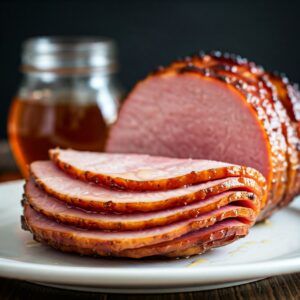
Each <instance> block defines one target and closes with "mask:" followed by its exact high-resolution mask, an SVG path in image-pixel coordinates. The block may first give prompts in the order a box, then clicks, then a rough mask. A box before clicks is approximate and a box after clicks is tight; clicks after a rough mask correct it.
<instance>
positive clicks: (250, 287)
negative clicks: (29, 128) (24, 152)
mask: <svg viewBox="0 0 300 300" xmlns="http://www.w3.org/2000/svg"><path fill="white" fill-rule="evenodd" d="M18 178H20V174H18V173H17V172H16V171H10V172H7V171H5V172H1V170H0V181H9V180H14V179H18ZM0 247H1V241H0ZM14 299H37V300H39V299H42V300H48V299H55V300H57V299H99V300H102V299H103V300H104V299H105V300H110V299H120V300H121V299H122V300H126V299H131V300H137V299H143V300H152V299H153V300H154V299H161V300H177V299H178V300H184V299H188V300H193V299H209V300H213V299H222V300H223V299H224V300H225V299H226V300H227V299H251V300H252V299H259V300H262V299H266V300H273V299H274V300H278V299H300V273H298V274H291V275H284V276H277V277H272V278H269V279H265V280H261V281H258V282H254V283H249V284H244V285H241V286H236V287H231V288H224V289H216V290H212V291H205V292H194V293H177V294H155V295H124V294H122V295H121V294H100V293H86V292H77V291H67V290H61V289H55V288H48V287H44V286H41V285H36V284H32V283H28V282H25V281H18V280H12V279H5V278H0V300H14Z"/></svg>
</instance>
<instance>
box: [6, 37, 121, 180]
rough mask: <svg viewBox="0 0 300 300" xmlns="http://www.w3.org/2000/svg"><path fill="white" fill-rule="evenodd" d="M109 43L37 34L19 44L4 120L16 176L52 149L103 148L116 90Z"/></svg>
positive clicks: (113, 115) (116, 104) (112, 118)
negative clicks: (15, 80)
mask: <svg viewBox="0 0 300 300" xmlns="http://www.w3.org/2000/svg"><path fill="white" fill-rule="evenodd" d="M117 69H118V64H117V59H116V46H115V43H114V42H113V41H112V40H110V39H107V38H96V37H86V38H82V37H81V38H79V37H72V38H71V37H70V38H65V37H64V38H60V37H41V38H33V39H29V40H27V41H26V42H25V43H24V45H23V55H22V66H21V71H22V73H23V79H22V82H21V84H20V87H19V89H18V92H17V94H16V96H15V97H14V99H13V101H12V104H11V108H10V112H9V118H8V136H9V141H10V145H11V148H12V151H13V154H14V156H15V159H16V161H17V164H18V166H19V168H20V170H21V172H22V174H23V175H24V176H25V177H27V176H28V164H29V163H30V162H32V161H34V160H46V159H48V150H49V149H50V148H54V147H62V148H73V149H77V150H90V151H103V149H104V144H105V141H106V137H107V133H108V130H109V127H110V126H111V125H112V124H113V123H114V121H115V120H116V118H117V114H118V108H119V103H120V98H121V96H122V94H123V92H122V88H121V86H120V84H119V82H118V80H117V78H116V73H117Z"/></svg>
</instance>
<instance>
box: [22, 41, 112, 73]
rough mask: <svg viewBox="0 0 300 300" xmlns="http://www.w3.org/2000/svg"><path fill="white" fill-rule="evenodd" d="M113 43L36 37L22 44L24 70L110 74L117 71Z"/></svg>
mask: <svg viewBox="0 0 300 300" xmlns="http://www.w3.org/2000/svg"><path fill="white" fill-rule="evenodd" d="M116 56H117V51H116V45H115V42H114V41H113V40H111V39H109V38H104V37H37V38H31V39H28V40H27V41H25V42H24V44H23V53H22V69H23V70H24V71H27V72H28V71H29V72H30V71H58V72H85V71H91V70H101V71H103V72H113V71H115V70H116V68H117V57H116Z"/></svg>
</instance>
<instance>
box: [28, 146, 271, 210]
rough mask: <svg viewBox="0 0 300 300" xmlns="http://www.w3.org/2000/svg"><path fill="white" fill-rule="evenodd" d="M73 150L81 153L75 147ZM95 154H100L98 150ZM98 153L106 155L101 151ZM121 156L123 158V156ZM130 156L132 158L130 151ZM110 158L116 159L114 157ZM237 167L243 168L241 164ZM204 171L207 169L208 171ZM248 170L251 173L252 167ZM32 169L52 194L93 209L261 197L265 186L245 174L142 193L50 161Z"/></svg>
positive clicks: (159, 206)
mask: <svg viewBox="0 0 300 300" xmlns="http://www.w3.org/2000/svg"><path fill="white" fill-rule="evenodd" d="M72 153H78V154H80V152H75V151H72ZM95 156H96V157H98V155H97V154H96V153H95ZM99 156H100V157H103V156H102V154H99ZM104 156H105V155H104ZM82 157H83V158H84V157H90V153H85V152H83V153H82ZM107 157H108V158H109V157H110V156H107ZM122 157H123V158H124V156H122ZM129 157H130V159H132V158H131V156H130V155H129ZM90 158H91V157H90ZM110 162H111V163H113V162H112V160H110ZM119 164H120V163H119ZM234 168H235V169H237V170H241V168H240V167H234ZM203 170H204V169H203ZM211 170H214V169H211ZM245 170H248V169H245ZM203 172H204V173H205V171H203ZM238 172H239V171H238ZM249 172H250V173H251V172H252V169H250V171H249ZM253 172H254V171H253ZM30 173H31V176H32V178H33V179H34V181H35V182H36V183H37V184H38V185H39V186H40V187H41V188H42V189H43V190H44V191H46V192H47V193H48V194H49V195H51V196H53V197H55V198H57V199H60V200H62V201H65V202H66V203H69V204H70V205H74V206H77V207H80V208H83V209H86V210H94V211H113V212H125V213H128V212H137V211H139V212H149V211H157V210H163V209H167V208H171V207H177V206H182V205H187V204H189V203H193V202H195V201H199V200H203V199H206V198H207V197H210V196H212V195H217V194H220V193H222V192H226V191H230V190H240V191H246V192H251V193H254V194H256V195H257V196H258V197H260V199H261V197H262V194H263V193H264V192H265V187H264V186H261V185H260V184H258V183H257V181H255V180H254V179H251V178H245V177H228V178H223V179H218V180H211V181H207V182H204V183H199V184H195V185H192V186H188V187H182V188H178V189H172V190H167V191H153V192H142V193H141V192H135V191H122V190H113V189H107V188H104V187H101V186H98V185H96V184H93V183H86V182H84V181H81V180H77V179H74V178H72V177H70V176H68V175H66V174H65V173H64V172H62V171H60V170H59V169H58V168H56V167H55V166H54V164H52V163H51V162H50V161H39V162H34V163H32V164H31V165H30ZM250 173H249V174H250ZM243 174H244V173H243Z"/></svg>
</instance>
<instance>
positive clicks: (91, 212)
mask: <svg viewBox="0 0 300 300" xmlns="http://www.w3.org/2000/svg"><path fill="white" fill-rule="evenodd" d="M50 157H51V160H50V161H37V162H34V163H32V164H31V165H30V174H31V177H30V178H29V179H28V180H27V182H26V184H25V188H24V190H25V193H24V201H23V206H24V216H23V226H24V228H25V229H28V230H30V231H31V232H32V234H33V235H34V238H35V239H36V240H37V241H40V242H43V243H45V244H48V245H50V246H52V247H54V248H57V249H60V250H62V251H66V252H77V253H80V254H83V255H100V256H119V257H131V258H141V257H148V256H167V257H183V256H184V257H185V256H190V255H194V254H198V253H203V252H205V251H207V250H209V249H211V248H214V247H219V246H223V245H226V244H228V243H231V242H233V241H235V240H237V239H239V238H241V237H244V236H245V235H246V234H247V233H248V230H249V228H250V227H251V226H252V225H253V224H254V223H255V221H256V219H257V217H258V215H259V213H260V209H261V207H264V206H265V205H266V201H267V185H266V181H265V178H264V177H263V176H262V175H261V174H260V173H259V172H258V171H256V170H255V169H252V168H249V167H241V166H238V165H233V164H229V163H222V162H217V161H210V160H193V159H178V158H166V157H159V156H149V155H137V154H109V153H92V152H79V151H74V150H61V149H54V150H51V151H50Z"/></svg>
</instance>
